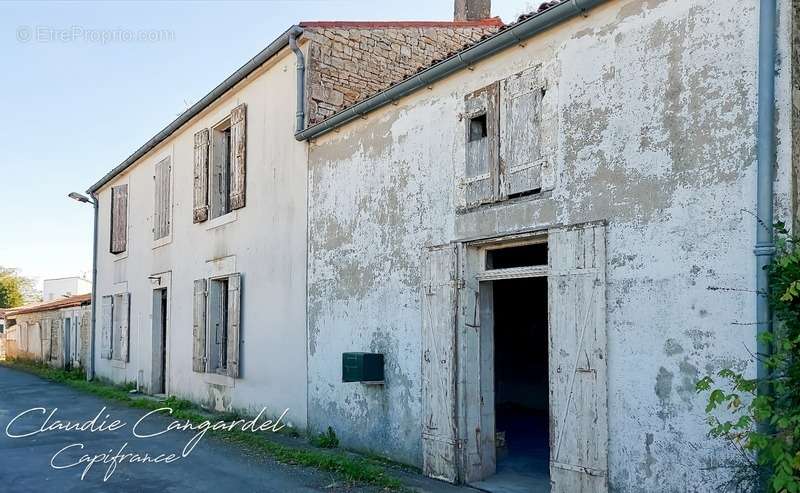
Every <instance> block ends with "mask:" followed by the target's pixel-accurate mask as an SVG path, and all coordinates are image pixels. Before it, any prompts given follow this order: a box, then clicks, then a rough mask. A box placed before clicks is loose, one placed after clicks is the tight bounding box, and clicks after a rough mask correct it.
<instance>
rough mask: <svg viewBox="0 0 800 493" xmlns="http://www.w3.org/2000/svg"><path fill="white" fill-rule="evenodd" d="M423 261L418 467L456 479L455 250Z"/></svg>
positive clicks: (437, 250)
mask: <svg viewBox="0 0 800 493" xmlns="http://www.w3.org/2000/svg"><path fill="white" fill-rule="evenodd" d="M424 253H425V256H424V259H423V289H422V291H423V292H422V419H423V421H422V465H423V471H424V473H425V474H426V475H427V476H430V477H433V478H437V479H442V480H445V481H449V482H451V483H455V482H456V481H457V480H458V466H457V462H458V461H457V448H458V447H457V434H456V397H455V396H456V360H455V355H456V303H457V296H458V286H457V269H456V266H457V264H456V260H457V254H456V248H455V246H454V245H444V246H440V247H433V248H430V249H428V250H426V251H425V252H424Z"/></svg>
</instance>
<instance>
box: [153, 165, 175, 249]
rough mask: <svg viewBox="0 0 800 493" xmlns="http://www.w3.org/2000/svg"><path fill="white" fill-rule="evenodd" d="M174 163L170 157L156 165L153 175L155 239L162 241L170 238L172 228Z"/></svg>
mask: <svg viewBox="0 0 800 493" xmlns="http://www.w3.org/2000/svg"><path fill="white" fill-rule="evenodd" d="M171 175H172V163H171V160H170V158H169V156H167V157H165V158H164V159H162V160H161V161H159V162H157V163H156V168H155V173H154V175H153V186H154V198H153V200H154V205H153V239H154V240H160V239H161V238H166V237H167V236H169V231H170V227H171V217H170V211H171V210H172V202H171V194H170V176H171Z"/></svg>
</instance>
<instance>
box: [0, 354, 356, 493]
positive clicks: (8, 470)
mask: <svg viewBox="0 0 800 493" xmlns="http://www.w3.org/2000/svg"><path fill="white" fill-rule="evenodd" d="M103 407H106V410H105V411H104V412H103V413H102V416H101V418H100V419H99V420H97V422H96V423H97V424H99V423H100V421H102V419H103V418H104V416H105V415H106V414H107V415H109V419H108V420H107V421H108V422H110V421H113V420H115V419H116V420H119V421H121V422H124V423H126V424H125V426H122V427H119V428H118V429H116V430H114V431H95V432H89V431H63V430H58V431H49V432H42V433H37V434H33V435H31V436H27V437H20V438H11V437H9V436H8V435H9V434H11V435H24V434H27V433H32V432H34V431H36V430H37V429H39V427H40V426H41V425H42V423H43V422H44V420H45V418H46V416H47V414H49V413H50V412H51V411H52V410H53V408H57V411H56V414H55V415H54V416H53V419H57V420H62V421H65V420H69V421H71V422H85V421H88V420H91V419H92V418H94V417H95V416H96V415H97V414H98V413H99V412H100V411H101V410H102V409H103ZM34 408H46V409H47V413H46V414H43V413H42V412H41V411H32V412H28V413H27V414H23V415H22V417H20V418H18V419H16V420H15V419H14V418H15V417H16V416H18V415H19V414H20V413H23V412H25V411H26V410H29V409H34ZM145 413H147V411H146V410H141V409H133V408H130V407H127V406H123V405H118V404H111V403H108V402H106V401H104V400H103V399H100V398H97V397H94V396H91V395H87V394H84V393H81V392H78V391H76V390H73V389H71V388H69V387H67V386H64V385H59V384H55V383H51V382H48V381H45V380H42V379H40V378H38V377H36V376H33V375H29V374H26V373H22V372H19V371H15V370H10V369H8V368H4V367H0V490H2V491H4V492H10V493H16V492H29V491H30V492H37V493H38V492H47V491H55V492H62V491H63V492H94V491H103V492H109V491H111V492H114V491H125V492H151V491H152V492H159V493H160V492H184V491H191V492H203V491H213V492H215V493H232V492H234V491H236V492H239V491H242V492H250V491H254V492H255V491H264V492H280V493H285V492H300V493H304V492H318V491H325V492H339V491H354V490H352V489H348V488H347V487H346V486H344V485H341V484H340V483H339V484H337V483H336V481H335V478H334V477H333V476H332V475H331V474H329V473H325V472H320V471H316V470H313V469H309V468H301V467H294V466H287V465H282V464H278V463H276V462H274V461H271V460H269V459H265V458H263V457H257V456H251V455H248V454H247V453H246V452H245V451H243V450H241V449H240V448H238V447H236V446H233V445H228V444H226V443H224V442H221V441H219V440H214V439H211V438H209V437H206V438H203V439H202V440H201V441H200V443H198V445H197V446H196V447H195V448H194V449H193V450H192V452H191V453H190V454H189V455H188V456H187V457H185V458H184V457H181V452H182V450H183V449H184V446H185V445H186V443H187V442H188V441H189V439H190V438H191V437H192V436H194V434H195V432H188V431H186V432H181V431H171V432H167V433H163V434H161V435H158V436H156V437H152V438H137V437H135V436H134V435H133V433H132V428H133V425H134V424H135V423H136V422H137V421H138V420H139V419H140V418H142V416H144V415H145ZM12 420H13V422H12ZM172 421H173V420H172V419H171V418H169V417H167V416H152V417H148V418H147V419H146V420H145V421H144V422H143V423H144V424H147V425H148V426H147V428H141V427H140V428H138V431H139V432H140V434H142V432H149V433H154V432H156V431H159V430H163V429H165V428H166V427H167V425H168V424H169V423H171V422H172ZM51 422H52V420H51ZM9 423H11V425H10V426H9ZM140 426H143V425H140ZM126 443H127V446H126V448H125V450H123V453H137V454H140V456H141V455H143V454H145V453H147V454H149V455H150V457H151V458H154V457H157V456H158V455H159V454H176V455H177V456H178V457H179V459H177V460H175V461H173V462H171V463H138V462H137V463H131V462H130V461H128V460H123V461H121V462H119V463H118V464H117V466H116V469H114V470H113V471H112V473H111V474H110V477H108V478H107V479H105V480H104V476H106V475H107V473H108V471H109V466H110V465H112V464H111V463H105V464H104V463H101V462H96V463H94V464H92V465H91V467H89V468H88V471H86V466H87V463H86V462H83V463H78V462H79V461H80V459H81V457H83V456H84V455H87V456H90V457H94V456H95V455H97V454H103V453H108V452H109V451H111V453H110V454H109V455H115V454H116V453H117V452H118V451H119V450H120V448H121V447H122V446H123V445H124V444H126ZM73 444H82V445H83V448H82V449H81V448H80V447H79V446H77V445H75V446H72V447H69V448H67V449H66V450H64V451H63V452H59V451H60V450H62V449H63V448H64V447H67V446H69V445H73ZM54 456H55V457H54ZM51 461H52V464H53V465H55V466H57V467H63V468H61V469H56V468H54V467H52V465H51ZM76 463H77V464H76ZM72 464H75V465H72ZM71 465H72V466H71ZM65 466H71V467H65ZM84 471H86V474H85V476H84V478H83V479H81V475H82V474H84ZM358 491H369V489H361V488H359V489H358Z"/></svg>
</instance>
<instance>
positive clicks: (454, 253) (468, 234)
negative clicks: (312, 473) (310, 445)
mask: <svg viewBox="0 0 800 493" xmlns="http://www.w3.org/2000/svg"><path fill="white" fill-rule="evenodd" d="M488 4H489V2H488V1H486V0H483V1H481V0H473V1H470V0H457V1H456V8H455V10H456V13H457V16H461V17H457V20H456V21H455V22H453V23H412V24H409V23H389V22H387V23H344V22H330V23H316V22H315V23H301V24H299V25H298V26H293V27H292V28H291V29H289V30H288V31H287V32H286V33H284V34H283V35H282V36H281V37H279V38H278V40H276V41H275V42H274V43H273V44H272V45H270V46H269V47H268V48H267V49H265V50H264V51H263V52H262V53H261V54H259V55H257V56H256V57H255V58H254V59H253V60H251V61H250V62H248V64H247V65H245V66H244V67H242V69H240V70H239V71H238V72H236V73H235V74H234V75H232V76H231V78H229V79H228V80H226V81H225V82H223V83H222V84H221V85H220V86H219V87H218V88H217V89H215V90H214V91H212V93H210V94H209V95H208V96H207V97H206V98H204V99H203V100H202V101H200V102H199V103H198V104H197V105H195V106H194V107H193V108H191V109H190V110H189V111H188V112H187V113H186V114H184V115H183V116H181V117H179V118H178V120H176V121H175V122H173V123H172V124H171V125H170V126H168V127H167V128H166V129H164V130H163V131H162V132H160V133H159V134H157V135H156V136H155V137H154V138H153V139H152V140H151V141H149V142H148V143H146V144H145V145H144V146H143V147H142V148H141V149H139V150H138V151H137V152H136V153H134V154H133V155H132V156H131V157H130V158H128V159H127V160H126V161H125V162H123V163H122V164H121V165H120V166H118V167H117V168H115V169H114V170H112V172H110V173H109V174H108V175H107V176H106V177H104V178H103V179H102V180H100V181H99V182H98V183H96V184H95V185H94V186H92V187H91V189H90V190H89V191H90V193H92V194H93V195H94V196H95V197H96V198H97V200H98V203H99V205H98V213H99V221H98V225H99V226H98V232H97V233H98V234H97V237H98V248H99V255H98V264H97V269H98V284H97V307H98V316H97V329H96V330H95V350H94V355H95V360H96V364H95V371H96V374H98V375H101V376H104V377H108V378H112V379H114V380H117V381H134V382H137V383H138V384H139V385H140V387H142V388H143V389H144V390H147V391H150V392H153V393H161V392H167V393H169V394H176V395H180V396H182V397H187V398H192V399H195V400H197V401H199V402H202V403H204V404H206V405H208V406H209V407H214V408H218V409H231V408H242V409H256V408H261V407H262V406H266V407H267V408H268V409H270V410H271V411H274V412H278V411H281V410H282V409H284V408H289V409H290V416H291V419H292V421H293V424H295V425H297V426H299V427H301V428H307V429H308V430H309V431H311V432H317V431H321V430H324V429H326V428H327V427H328V426H331V427H332V428H333V429H334V430H335V431H336V433H337V435H338V436H339V437H340V439H341V441H342V444H343V445H344V446H346V447H349V448H353V449H358V450H363V451H368V452H371V453H376V454H380V455H383V456H387V457H390V458H392V459H395V460H399V461H401V462H405V463H409V464H412V465H416V466H420V467H422V468H423V470H424V471H425V473H426V474H428V475H430V476H433V477H437V478H441V479H444V480H447V481H451V482H466V483H471V484H475V485H478V486H480V487H482V488H484V489H486V490H489V491H503V489H504V488H506V489H508V488H517V489H518V490H521V491H547V490H548V489H551V490H552V491H559V492H574V491H593V492H594V491H597V492H602V491H609V490H612V491H717V490H718V489H719V488H725V487H726V486H725V485H726V481H728V480H729V479H730V474H731V473H730V469H729V468H727V467H726V465H727V462H726V461H728V460H729V458H730V457H731V455H730V451H729V450H728V449H727V448H726V447H725V444H723V443H717V442H715V441H713V440H709V439H708V438H707V437H706V424H705V418H704V413H703V404H702V396H698V395H696V393H695V391H694V382H695V381H696V379H697V378H698V377H699V376H701V375H703V374H705V373H706V372H712V371H715V370H718V369H719V368H722V367H724V366H730V367H734V368H737V369H741V370H745V371H747V372H751V373H753V374H754V373H755V371H756V366H755V363H754V362H753V359H752V357H751V355H750V351H754V350H755V349H756V347H755V346H756V342H755V341H756V331H757V330H758V327H762V326H766V324H764V322H763V321H762V320H761V319H757V318H756V317H757V313H759V314H762V313H763V312H761V311H758V310H760V308H759V307H761V306H763V305H762V302H761V301H760V300H761V298H763V297H761V298H759V297H758V296H756V295H755V294H754V293H757V292H758V290H759V289H760V288H759V286H762V284H760V283H762V282H763V277H762V276H760V270H759V269H757V260H756V256H754V255H753V249H754V246H757V248H756V253H757V258H758V259H759V260H758V262H762V263H763V262H764V261H766V260H767V259H768V255H769V252H770V237H769V234H768V233H769V228H768V226H765V225H768V224H771V222H772V219H773V218H774V219H788V220H792V219H793V218H795V217H796V216H797V214H796V203H797V198H798V192H797V190H798V187H797V184H796V173H795V171H794V170H795V169H796V168H797V162H798V155H800V154H798V153H797V151H796V149H795V148H794V139H793V137H794V136H795V132H796V129H797V120H796V115H795V114H794V113H793V109H794V105H793V99H792V97H793V96H792V89H793V88H797V87H798V84H797V80H798V78H797V75H796V74H797V73H800V72H797V71H798V68H797V67H798V66H799V65H798V61H797V56H796V50H797V43H796V42H795V41H794V34H795V33H796V32H797V29H796V23H797V21H798V18H797V15H795V14H794V12H796V8H795V7H796V5H795V2H790V1H788V0H786V1H779V2H777V6H776V3H775V2H771V1H770V0H762V1H761V2H760V3H758V2H752V3H741V2H735V1H733V0H713V1H710V2H709V1H703V2H701V1H695V0H660V1H648V0H619V1H613V2H612V1H602V0H582V1H578V0H567V1H564V2H560V3H559V2H550V3H546V4H543V5H542V7H540V8H539V10H538V11H536V12H532V13H531V14H530V15H526V16H522V17H521V18H520V19H519V20H518V21H517V22H515V23H513V24H510V25H502V26H501V25H499V24H498V23H497V21H496V20H491V19H488V17H489V6H488ZM772 14H774V16H773V15H772ZM772 21H774V24H773V23H772ZM443 43H445V45H443ZM447 43H449V44H447ZM759 63H762V67H765V68H764V69H762V70H759V69H758V67H759ZM295 66H296V68H297V70H296V71H294V70H290V68H293V67H295ZM773 67H774V69H773ZM773 77H774V80H773ZM379 81H380V82H379ZM388 81H391V82H390V83H389V84H386V82H388ZM295 101H296V102H297V104H296V105H295ZM759 114H761V115H762V117H761V119H760V120H759V119H758V116H757V115H759ZM265 115H269V118H266V117H265ZM773 115H774V118H773ZM291 133H294V136H293V137H294V138H292V135H290V134H291ZM764 170H766V172H765V171H764ZM757 177H758V180H757ZM757 183H758V185H757ZM765 211H769V213H768V214H767V215H764V212H765ZM757 217H759V220H757V219H756V218H757ZM759 221H760V222H759ZM790 222H791V221H790ZM759 224H761V226H759ZM765 231H766V232H767V233H765ZM719 288H724V289H719ZM756 321H758V322H759V323H756Z"/></svg>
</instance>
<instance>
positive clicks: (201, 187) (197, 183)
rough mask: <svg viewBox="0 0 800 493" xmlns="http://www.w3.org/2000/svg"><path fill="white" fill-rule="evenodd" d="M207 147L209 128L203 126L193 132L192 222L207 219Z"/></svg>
mask: <svg viewBox="0 0 800 493" xmlns="http://www.w3.org/2000/svg"><path fill="white" fill-rule="evenodd" d="M208 148H209V130H208V129H207V128H204V129H203V130H201V131H199V132H197V133H196V134H194V194H193V197H194V199H193V205H194V213H193V219H192V222H194V223H201V222H203V221H205V220H207V219H208Z"/></svg>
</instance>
